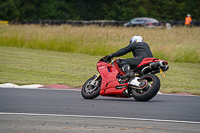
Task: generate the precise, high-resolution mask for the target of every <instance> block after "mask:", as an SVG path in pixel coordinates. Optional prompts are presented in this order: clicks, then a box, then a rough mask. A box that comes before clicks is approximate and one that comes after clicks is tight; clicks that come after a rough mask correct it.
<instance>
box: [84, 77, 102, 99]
mask: <svg viewBox="0 0 200 133" xmlns="http://www.w3.org/2000/svg"><path fill="white" fill-rule="evenodd" d="M96 77H97V76H96V75H94V76H93V77H91V78H89V79H88V80H87V81H86V82H85V84H84V85H83V87H82V89H81V95H82V97H83V98H85V99H94V98H96V97H98V96H99V93H100V89H101V77H98V78H97V79H96V80H95V81H94V79H95V78H96Z"/></svg>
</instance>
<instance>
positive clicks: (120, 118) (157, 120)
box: [0, 112, 200, 124]
mask: <svg viewBox="0 0 200 133" xmlns="http://www.w3.org/2000/svg"><path fill="white" fill-rule="evenodd" d="M0 115H27V116H55V117H78V118H101V119H118V120H138V121H154V122H170V123H188V124H200V122H195V121H178V120H162V119H145V118H126V117H109V116H87V115H60V114H34V113H5V112H0Z"/></svg>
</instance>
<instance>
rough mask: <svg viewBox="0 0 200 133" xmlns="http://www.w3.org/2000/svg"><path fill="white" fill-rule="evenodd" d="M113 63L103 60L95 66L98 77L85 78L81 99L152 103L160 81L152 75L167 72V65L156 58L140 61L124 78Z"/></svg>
mask: <svg viewBox="0 0 200 133" xmlns="http://www.w3.org/2000/svg"><path fill="white" fill-rule="evenodd" d="M117 60H119V59H116V60H114V61H111V60H107V59H106V58H105V57H103V58H101V59H100V60H99V61H98V62H97V70H98V72H99V74H97V75H94V76H93V77H91V78H89V79H88V80H87V81H86V82H85V84H84V85H83V87H82V89H81V95H82V96H83V98H85V99H94V98H96V97H98V96H99V95H101V96H111V97H121V98H130V97H133V98H134V99H135V100H137V101H148V100H150V99H152V98H153V97H154V96H155V95H156V94H157V93H158V91H159V89H160V80H159V78H158V77H157V76H156V75H155V74H156V73H161V74H162V75H163V77H165V73H164V71H167V70H168V69H169V66H168V62H167V61H165V60H159V59H156V58H144V59H143V60H142V62H141V63H140V64H139V65H138V66H137V67H136V68H134V69H133V70H132V71H133V75H134V76H132V77H126V76H124V75H125V73H124V72H123V71H122V70H121V68H119V66H118V64H117Z"/></svg>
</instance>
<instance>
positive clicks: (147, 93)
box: [132, 74, 160, 101]
mask: <svg viewBox="0 0 200 133" xmlns="http://www.w3.org/2000/svg"><path fill="white" fill-rule="evenodd" d="M140 78H141V79H144V80H147V82H148V84H147V86H146V87H145V88H144V89H132V95H133V98H134V99H135V100H137V101H148V100H150V99H152V98H153V97H154V96H155V95H156V94H157V93H158V91H159V89H160V79H159V78H158V77H157V76H156V75H154V74H147V75H143V76H142V77H140Z"/></svg>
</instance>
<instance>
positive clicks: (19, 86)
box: [0, 83, 195, 96]
mask: <svg viewBox="0 0 200 133" xmlns="http://www.w3.org/2000/svg"><path fill="white" fill-rule="evenodd" d="M0 88H24V89H61V90H64V89H67V90H81V87H77V88H71V87H69V86H66V85H62V84H53V85H40V84H32V85H16V84H13V83H4V84H0ZM158 94H163V93H160V92H158ZM170 94H172V95H185V96H195V95H192V94H189V93H184V92H183V93H170Z"/></svg>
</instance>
